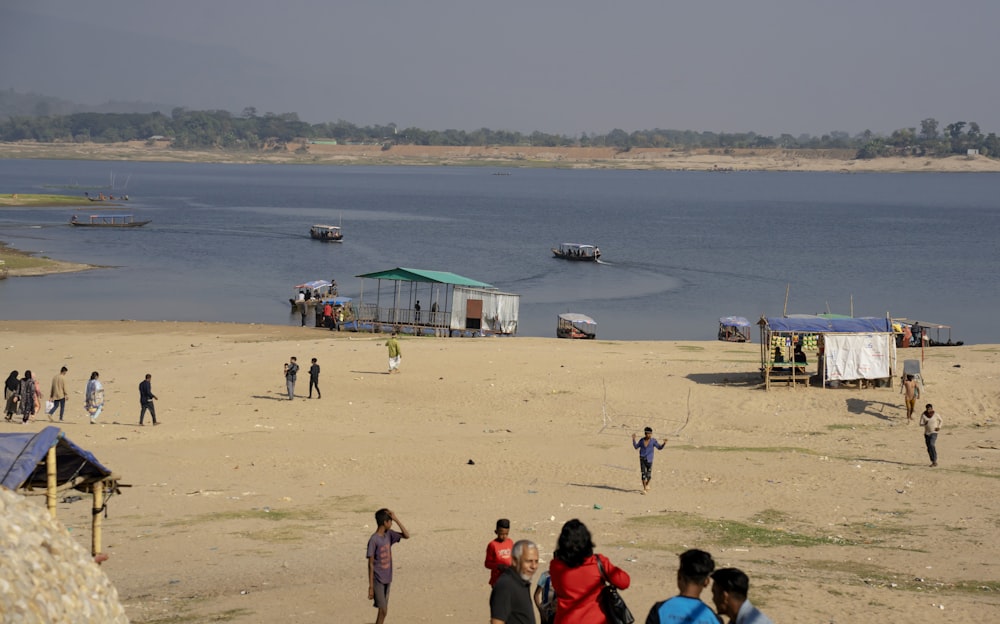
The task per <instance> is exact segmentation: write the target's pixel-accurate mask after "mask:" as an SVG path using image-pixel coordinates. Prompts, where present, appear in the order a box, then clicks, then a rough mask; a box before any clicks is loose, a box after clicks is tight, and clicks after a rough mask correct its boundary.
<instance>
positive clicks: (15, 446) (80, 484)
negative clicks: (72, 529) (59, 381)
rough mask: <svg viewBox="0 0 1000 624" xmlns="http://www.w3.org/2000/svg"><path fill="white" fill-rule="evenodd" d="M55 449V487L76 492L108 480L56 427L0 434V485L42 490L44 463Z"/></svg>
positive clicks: (88, 455) (91, 457)
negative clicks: (32, 431) (68, 486)
mask: <svg viewBox="0 0 1000 624" xmlns="http://www.w3.org/2000/svg"><path fill="white" fill-rule="evenodd" d="M53 446H54V447H56V467H57V471H56V485H57V486H62V485H66V484H69V485H71V486H72V487H74V488H77V489H80V490H87V489H89V487H88V486H90V484H92V483H96V482H98V481H102V480H104V479H106V478H107V477H109V476H111V471H110V470H108V469H107V468H105V467H104V466H102V465H101V463H100V462H99V461H97V458H96V457H94V455H93V454H92V453H90V452H89V451H85V450H84V449H82V448H80V447H79V446H77V445H76V444H73V442H71V441H70V440H69V438H67V437H66V435H65V434H64V433H63V432H62V430H61V429H59V427H46V428H45V429H42V430H41V431H39V432H37V433H3V434H0V485H3V486H5V487H7V488H10V489H11V490H17V489H18V488H21V487H26V488H41V489H45V488H46V487H47V485H48V478H47V475H46V466H45V463H46V462H45V459H46V454H47V453H48V452H49V449H50V448H52V447H53Z"/></svg>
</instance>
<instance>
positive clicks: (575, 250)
mask: <svg viewBox="0 0 1000 624" xmlns="http://www.w3.org/2000/svg"><path fill="white" fill-rule="evenodd" d="M552 255H554V256H555V257H556V258H562V259H563V260H579V261H583V262H597V261H598V260H600V259H601V250H600V249H598V248H597V247H595V246H593V245H581V244H580V243H561V244H560V245H559V247H558V248H555V247H553V248H552Z"/></svg>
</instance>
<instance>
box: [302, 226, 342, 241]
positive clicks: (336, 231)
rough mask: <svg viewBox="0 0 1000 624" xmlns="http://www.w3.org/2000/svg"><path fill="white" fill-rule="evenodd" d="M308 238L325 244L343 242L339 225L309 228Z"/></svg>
mask: <svg viewBox="0 0 1000 624" xmlns="http://www.w3.org/2000/svg"><path fill="white" fill-rule="evenodd" d="M309 236H310V238H312V239H313V240H318V241H324V242H327V243H339V242H341V241H343V240H344V233H343V232H341V231H340V226H339V225H321V224H317V225H314V226H312V227H311V228H309Z"/></svg>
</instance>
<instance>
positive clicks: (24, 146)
mask: <svg viewBox="0 0 1000 624" xmlns="http://www.w3.org/2000/svg"><path fill="white" fill-rule="evenodd" d="M0 159H42V160H112V161H113V160H132V161H149V162H183V163H198V162H203V163H220V164H293V165H326V166H330V165H342V166H358V165H396V166H465V167H472V166H479V167H499V168H504V169H518V168H533V167H549V168H564V169H624V170H649V171H657V170H659V171H711V172H718V173H734V172H749V171H785V172H787V171H809V172H830V173H1000V160H996V159H990V158H987V157H985V156H957V155H956V156H949V157H945V158H928V157H887V158H874V159H866V160H858V159H855V158H854V152H853V150H784V149H705V148H702V149H670V148H632V149H629V150H626V151H622V150H619V149H617V148H610V147H533V146H459V147H448V146H421V145H392V146H390V147H389V148H388V149H383V147H382V146H381V145H328V144H319V143H308V142H306V141H298V142H293V143H290V144H289V145H288V146H287V147H286V148H285V149H284V150H281V151H268V152H240V151H224V150H218V149H202V150H172V149H170V147H169V143H168V142H156V143H154V144H148V143H147V142H145V141H128V142H121V143H106V144H98V143H72V144H58V143H57V144H50V143H31V142H20V143H0Z"/></svg>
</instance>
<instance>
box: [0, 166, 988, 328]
mask: <svg viewBox="0 0 1000 624" xmlns="http://www.w3.org/2000/svg"><path fill="white" fill-rule="evenodd" d="M497 173H503V174H505V175H495V174H497ZM507 174H509V175H507ZM112 183H113V184H114V190H113V191H111V190H110V189H109V188H107V187H108V186H110V185H111V184H112ZM100 187H104V188H100ZM85 189H86V190H88V191H89V192H91V193H96V192H102V191H103V192H105V193H108V192H114V193H115V194H121V193H123V192H124V193H128V195H129V198H130V200H129V201H128V203H127V206H124V208H123V209H124V210H125V211H127V212H131V213H134V214H135V215H136V218H137V219H139V218H142V219H152V223H151V224H149V225H147V226H146V227H143V228H138V229H132V230H100V229H98V230H92V229H83V228H72V227H69V226H67V225H66V224H67V222H68V221H69V219H70V217H71V216H72V214H74V212H76V213H80V214H81V216H83V215H86V214H88V213H89V212H94V211H96V210H97V209H96V208H94V207H92V206H89V205H88V206H83V207H81V208H79V209H77V210H75V211H74V210H73V209H66V208H44V209H21V208H11V209H2V210H0V240H4V241H6V242H8V243H9V244H11V245H13V246H15V247H17V248H20V249H23V250H27V251H35V252H38V253H40V254H43V255H46V256H49V257H52V258H58V259H61V260H69V261H75V262H85V263H90V264H97V265H104V266H108V267H109V268H106V269H102V270H98V271H89V272H84V273H76V274H67V275H50V276H44V277H38V278H16V279H8V280H4V281H0V318H4V319H53V320H57V319H138V320H184V321H193V320H203V321H235V322H256V323H280V324H286V323H287V324H293V323H298V319H297V318H295V317H292V316H291V315H290V314H289V306H288V305H287V299H288V297H289V296H290V295H291V287H292V286H293V285H294V284H297V283H300V282H303V281H308V280H313V279H330V278H331V277H334V278H336V279H337V282H338V284H339V285H340V290H341V294H343V295H347V296H357V295H358V294H359V293H360V291H361V288H362V284H361V280H359V279H357V278H356V277H355V276H356V275H358V274H361V273H369V272H374V271H379V270H384V269H390V268H394V267H397V266H401V267H410V268H418V269H429V270H440V271H451V272H454V273H458V274H460V275H464V276H467V277H470V278H473V279H476V280H480V281H484V282H488V283H490V284H493V285H494V286H497V287H498V288H500V289H501V290H503V291H505V292H512V293H517V294H520V295H521V306H520V329H519V332H518V334H519V335H527V336H554V335H555V317H556V315H557V314H558V313H559V312H566V311H572V312H581V313H584V314H588V315H590V316H592V317H594V318H595V319H596V320H597V321H598V323H599V330H598V337H599V338H602V339H650V340H652V339H684V340H701V339H713V338H714V337H715V332H716V330H717V327H718V317H720V316H726V315H741V316H746V317H747V318H749V319H751V320H755V319H756V318H758V317H759V316H760V315H761V314H766V315H770V316H776V315H781V314H782V311H783V309H784V307H785V292H786V287H787V288H788V291H789V298H788V312H789V313H817V312H827V311H830V312H834V313H850V311H851V305H852V299H853V311H854V314H855V315H857V316H863V315H864V316H884V315H885V314H886V313H887V312H888V313H890V314H891V315H892V316H905V317H908V318H911V319H920V320H928V321H933V322H940V323H947V324H950V325H952V326H953V327H954V330H953V332H952V337H953V339H954V340H964V341H965V342H967V343H968V342H976V343H1000V328H998V323H997V322H996V321H994V319H993V318H992V316H993V315H992V311H993V310H995V309H996V308H997V304H998V302H1000V294H998V293H1000V289H998V287H997V286H998V279H997V276H998V275H1000V253H998V243H997V241H998V235H1000V207H998V202H997V197H998V196H1000V193H998V191H1000V175H997V174H941V173H935V174H836V173H804V172H803V173H795V172H789V173H769V172H760V173H757V172H747V173H743V172H727V173H713V172H670V171H605V170H562V169H493V168H479V167H360V166H345V167H336V166H301V165H294V166H291V165H222V164H188V163H184V164H180V163H145V162H141V163H140V162H107V161H100V162H96V161H42V160H0V192H3V193H68V194H80V195H82V194H83V192H84V190H85ZM100 211H103V212H112V210H111V209H107V208H101V209H100ZM313 223H332V224H337V223H342V225H343V228H344V232H345V240H344V243H343V244H327V243H321V242H317V241H313V240H310V239H309V237H308V230H309V226H310V225H312V224H313ZM560 242H581V243H594V244H597V245H598V246H600V248H601V250H602V252H603V262H602V263H601V264H592V263H577V262H568V261H565V260H558V259H555V258H553V257H552V254H551V252H550V248H551V247H552V246H554V245H557V244H558V243H560ZM372 288H374V282H370V281H369V282H367V283H366V285H365V292H366V294H367V293H370V292H371V289H372ZM428 307H429V306H428V304H427V303H426V302H425V303H424V308H425V309H426V308H428ZM944 337H946V335H942V338H944ZM755 339H756V334H755Z"/></svg>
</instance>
